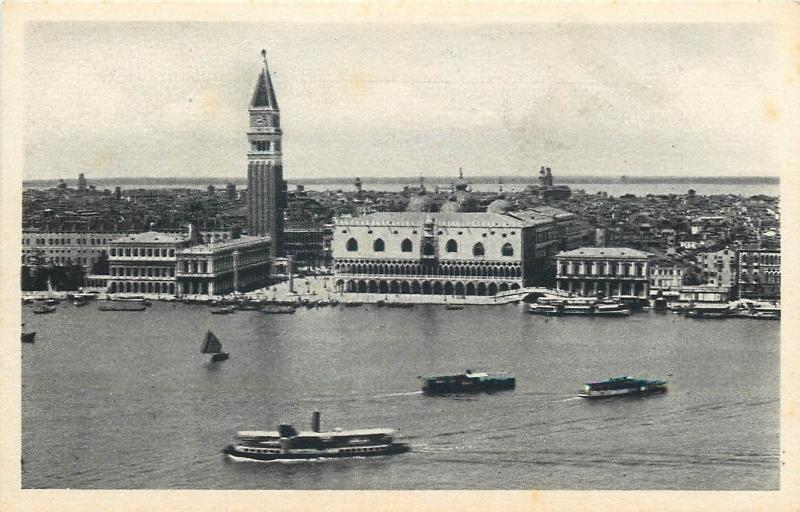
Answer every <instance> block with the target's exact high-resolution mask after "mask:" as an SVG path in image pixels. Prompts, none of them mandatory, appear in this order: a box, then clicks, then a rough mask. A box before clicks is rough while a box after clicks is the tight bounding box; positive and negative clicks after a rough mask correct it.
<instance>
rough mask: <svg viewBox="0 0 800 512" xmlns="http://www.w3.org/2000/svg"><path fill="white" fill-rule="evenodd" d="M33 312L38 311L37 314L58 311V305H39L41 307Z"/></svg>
mask: <svg viewBox="0 0 800 512" xmlns="http://www.w3.org/2000/svg"><path fill="white" fill-rule="evenodd" d="M33 312H34V313H36V314H37V315H45V314H47V313H55V312H56V307H55V306H48V305H44V306H39V307H37V308H35V309H34V310H33Z"/></svg>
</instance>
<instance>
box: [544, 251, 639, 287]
mask: <svg viewBox="0 0 800 512" xmlns="http://www.w3.org/2000/svg"><path fill="white" fill-rule="evenodd" d="M650 259H651V255H650V254H649V253H646V252H642V251H638V250H636V249H628V248H622V247H581V248H579V249H573V250H571V251H564V252H561V253H558V254H557V255H556V268H557V274H556V287H557V288H558V289H559V290H563V291H568V292H572V293H576V294H578V295H583V296H597V295H603V296H605V297H613V296H619V297H623V298H641V299H645V298H647V297H648V296H649V293H650Z"/></svg>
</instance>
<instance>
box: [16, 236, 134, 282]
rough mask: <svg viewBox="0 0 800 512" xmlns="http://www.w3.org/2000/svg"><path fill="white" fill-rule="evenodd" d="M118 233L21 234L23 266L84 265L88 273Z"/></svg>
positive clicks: (106, 251)
mask: <svg viewBox="0 0 800 512" xmlns="http://www.w3.org/2000/svg"><path fill="white" fill-rule="evenodd" d="M119 236H120V234H119V233H86V232H74V231H73V232H57V233H42V232H38V231H24V232H23V233H22V264H23V265H73V264H75V265H81V266H83V267H84V268H85V269H86V270H87V272H88V271H91V269H92V267H93V266H94V264H95V263H97V261H98V259H99V258H100V257H101V255H103V254H107V253H108V247H109V243H110V242H111V241H112V240H114V239H116V238H119Z"/></svg>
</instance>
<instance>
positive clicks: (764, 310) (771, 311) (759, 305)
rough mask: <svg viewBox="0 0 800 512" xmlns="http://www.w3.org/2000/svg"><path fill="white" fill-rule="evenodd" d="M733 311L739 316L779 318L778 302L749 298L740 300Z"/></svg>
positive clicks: (763, 318) (762, 318)
mask: <svg viewBox="0 0 800 512" xmlns="http://www.w3.org/2000/svg"><path fill="white" fill-rule="evenodd" d="M733 311H734V313H733V314H734V315H735V316H737V317H740V318H755V319H757V320H780V319H781V306H780V303H777V302H774V303H770V302H759V301H751V300H746V299H743V300H740V301H739V302H738V303H737V304H736V307H735V309H734V310H733Z"/></svg>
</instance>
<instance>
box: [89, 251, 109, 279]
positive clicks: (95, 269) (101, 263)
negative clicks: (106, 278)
mask: <svg viewBox="0 0 800 512" xmlns="http://www.w3.org/2000/svg"><path fill="white" fill-rule="evenodd" d="M92 274H102V275H108V254H106V251H102V252H101V253H100V256H99V257H98V258H97V261H95V262H94V264H93V265H92Z"/></svg>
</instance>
